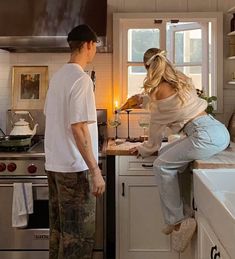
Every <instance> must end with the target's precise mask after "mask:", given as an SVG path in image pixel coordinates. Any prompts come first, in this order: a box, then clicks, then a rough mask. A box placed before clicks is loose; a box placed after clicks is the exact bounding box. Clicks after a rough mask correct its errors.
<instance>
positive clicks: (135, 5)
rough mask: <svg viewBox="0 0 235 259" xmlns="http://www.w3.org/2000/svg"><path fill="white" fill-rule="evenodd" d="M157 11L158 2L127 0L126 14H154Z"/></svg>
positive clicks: (151, 0) (125, 3)
mask: <svg viewBox="0 0 235 259" xmlns="http://www.w3.org/2000/svg"><path fill="white" fill-rule="evenodd" d="M155 9H156V0H144V1H140V0H132V1H130V0H129V1H128V0H125V2H124V10H125V12H129V11H130V12H154V11H155Z"/></svg>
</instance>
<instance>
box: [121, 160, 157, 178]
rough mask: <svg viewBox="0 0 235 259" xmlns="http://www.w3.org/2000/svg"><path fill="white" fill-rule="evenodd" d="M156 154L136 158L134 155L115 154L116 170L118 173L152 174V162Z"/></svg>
mask: <svg viewBox="0 0 235 259" xmlns="http://www.w3.org/2000/svg"><path fill="white" fill-rule="evenodd" d="M155 159H156V156H151V157H147V158H136V157H135V156H117V157H116V172H117V173H118V175H143V176H146V175H151V176H152V175H154V173H153V162H154V160H155Z"/></svg>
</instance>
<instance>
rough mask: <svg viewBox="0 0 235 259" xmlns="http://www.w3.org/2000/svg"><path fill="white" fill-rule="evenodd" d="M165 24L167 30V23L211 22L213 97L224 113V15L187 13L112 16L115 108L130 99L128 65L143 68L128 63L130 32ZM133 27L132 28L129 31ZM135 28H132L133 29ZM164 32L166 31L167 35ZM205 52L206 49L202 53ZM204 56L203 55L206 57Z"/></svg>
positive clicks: (162, 44)
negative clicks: (128, 33)
mask: <svg viewBox="0 0 235 259" xmlns="http://www.w3.org/2000/svg"><path fill="white" fill-rule="evenodd" d="M155 19H157V20H163V22H162V24H158V25H160V26H166V21H170V20H176V19H178V20H180V22H184V21H186V22H190V21H194V22H203V21H205V22H208V21H211V22H212V23H211V25H212V30H214V33H213V38H212V39H211V42H214V44H213V47H212V48H214V49H215V51H214V50H213V49H212V53H213V55H212V56H211V64H212V66H211V69H212V71H213V72H214V75H215V77H214V78H213V77H212V81H213V82H212V84H213V85H215V87H214V88H212V92H211V93H210V94H211V95H215V96H217V103H216V107H215V108H216V110H215V112H216V113H222V112H223V13H222V12H193V13H192V12H187V13H114V14H113V102H112V103H113V108H114V104H115V103H116V102H118V104H119V105H120V104H121V103H124V102H125V101H126V98H127V82H128V81H127V80H128V78H127V70H128V65H137V66H138V65H142V64H143V63H142V62H129V64H128V63H127V59H128V56H127V50H128V48H127V47H128V43H127V33H126V31H128V29H135V28H146V29H148V28H153V26H152V27H149V24H151V23H152V24H153V21H154V20H155ZM130 26H131V27H130ZM132 26H133V27H132ZM164 31H165V30H163V32H164ZM165 46H166V35H165V34H164V33H163V34H161V35H160V48H165ZM203 51H204V49H203ZM204 54H205V53H204V52H203V55H204Z"/></svg>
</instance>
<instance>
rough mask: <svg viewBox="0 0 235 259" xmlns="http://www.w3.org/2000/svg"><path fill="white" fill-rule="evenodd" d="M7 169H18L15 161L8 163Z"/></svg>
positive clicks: (10, 170) (11, 170)
mask: <svg viewBox="0 0 235 259" xmlns="http://www.w3.org/2000/svg"><path fill="white" fill-rule="evenodd" d="M7 170H8V171H9V172H14V171H15V170H16V164H15V163H10V164H8V165H7Z"/></svg>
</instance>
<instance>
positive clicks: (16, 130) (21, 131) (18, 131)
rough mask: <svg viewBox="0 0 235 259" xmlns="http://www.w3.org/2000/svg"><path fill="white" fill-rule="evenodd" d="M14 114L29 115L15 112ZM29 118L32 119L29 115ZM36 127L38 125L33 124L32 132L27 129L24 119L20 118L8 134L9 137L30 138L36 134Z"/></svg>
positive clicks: (27, 125) (27, 124)
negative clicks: (26, 136) (27, 136)
mask: <svg viewBox="0 0 235 259" xmlns="http://www.w3.org/2000/svg"><path fill="white" fill-rule="evenodd" d="M15 113H16V114H17V113H19V114H29V115H30V113H29V112H24V113H23V112H15ZM30 117H31V119H32V116H31V115H30ZM32 120H33V119H32ZM37 126H38V124H35V125H34V128H33V130H31V129H30V127H29V123H28V122H27V121H26V120H25V119H23V118H20V119H19V121H17V122H15V123H14V125H13V129H12V131H11V132H10V135H11V136H15V135H21V136H25V135H30V136H32V137H33V136H34V135H35V134H36V130H37Z"/></svg>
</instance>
